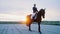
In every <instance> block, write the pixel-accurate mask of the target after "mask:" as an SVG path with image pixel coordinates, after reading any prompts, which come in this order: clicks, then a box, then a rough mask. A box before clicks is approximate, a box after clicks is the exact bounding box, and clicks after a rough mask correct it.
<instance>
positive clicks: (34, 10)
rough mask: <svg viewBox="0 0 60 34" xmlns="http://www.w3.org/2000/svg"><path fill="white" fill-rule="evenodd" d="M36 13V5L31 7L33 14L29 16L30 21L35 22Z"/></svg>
mask: <svg viewBox="0 0 60 34" xmlns="http://www.w3.org/2000/svg"><path fill="white" fill-rule="evenodd" d="M37 13H38V10H37V8H36V4H34V7H33V14H32V16H31V19H33V20H35V19H36V17H37Z"/></svg>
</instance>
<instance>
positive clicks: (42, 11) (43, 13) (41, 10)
mask: <svg viewBox="0 0 60 34" xmlns="http://www.w3.org/2000/svg"><path fill="white" fill-rule="evenodd" d="M38 14H39V15H40V16H42V17H43V18H45V9H40V11H39V12H38Z"/></svg>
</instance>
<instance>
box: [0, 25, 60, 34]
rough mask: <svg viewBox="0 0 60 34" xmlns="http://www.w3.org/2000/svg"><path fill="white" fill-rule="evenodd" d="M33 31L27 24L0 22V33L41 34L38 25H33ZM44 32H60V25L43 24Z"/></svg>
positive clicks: (51, 33)
mask: <svg viewBox="0 0 60 34" xmlns="http://www.w3.org/2000/svg"><path fill="white" fill-rule="evenodd" d="M31 29H32V31H29V30H28V27H27V26H26V25H25V24H0V34H40V33H39V32H38V25H37V24H32V25H31ZM41 32H42V34H60V26H56V25H41Z"/></svg>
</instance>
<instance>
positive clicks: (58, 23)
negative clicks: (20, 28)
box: [0, 21, 60, 25]
mask: <svg viewBox="0 0 60 34" xmlns="http://www.w3.org/2000/svg"><path fill="white" fill-rule="evenodd" d="M0 24H22V22H12V21H10V22H9V21H8V22H7V21H0ZM33 24H37V23H36V22H33ZM41 24H47V25H60V21H42V22H41Z"/></svg>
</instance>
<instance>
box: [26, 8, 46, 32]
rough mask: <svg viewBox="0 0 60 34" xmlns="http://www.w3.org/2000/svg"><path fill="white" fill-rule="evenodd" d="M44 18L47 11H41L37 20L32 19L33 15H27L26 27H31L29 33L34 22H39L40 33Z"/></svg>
mask: <svg viewBox="0 0 60 34" xmlns="http://www.w3.org/2000/svg"><path fill="white" fill-rule="evenodd" d="M42 17H43V18H45V9H41V10H39V11H38V13H37V18H36V19H35V20H34V19H31V14H30V15H27V17H26V18H27V21H26V25H27V26H28V27H29V31H31V24H32V23H33V22H37V23H38V31H39V32H41V31H40V24H41V21H42Z"/></svg>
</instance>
